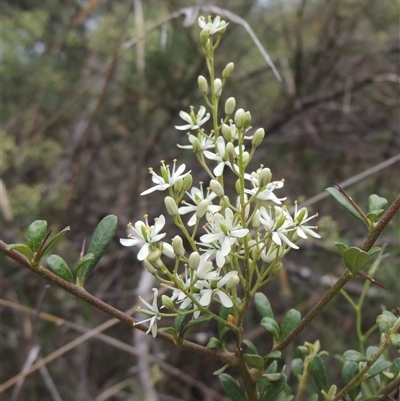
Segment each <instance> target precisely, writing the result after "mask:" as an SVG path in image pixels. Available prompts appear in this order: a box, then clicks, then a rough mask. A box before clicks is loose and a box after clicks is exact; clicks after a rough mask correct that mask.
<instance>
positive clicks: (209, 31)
mask: <svg viewBox="0 0 400 401" xmlns="http://www.w3.org/2000/svg"><path fill="white" fill-rule="evenodd" d="M198 22H199V26H200V28H201V32H200V42H201V45H202V47H203V51H204V55H205V58H206V62H207V67H208V73H209V78H206V77H203V76H200V77H199V78H198V84H199V88H200V91H201V93H202V95H203V97H204V105H201V106H200V107H199V109H198V113H197V114H195V112H194V108H193V107H191V108H190V111H189V113H188V112H185V111H181V112H180V113H179V115H180V117H181V118H182V119H183V120H184V122H185V124H184V125H178V126H176V127H175V128H176V129H177V130H182V131H187V132H188V142H189V144H183V145H182V144H179V145H178V146H179V147H180V148H182V149H185V150H189V151H192V152H193V153H194V154H195V155H196V157H197V160H198V161H199V163H200V165H201V166H202V168H203V169H204V170H205V171H206V173H207V175H208V180H209V181H208V182H206V183H205V182H200V183H199V184H198V186H196V185H197V184H195V186H193V177H192V175H191V171H185V170H186V166H185V165H184V164H180V165H179V164H178V162H177V160H173V162H172V163H173V164H172V167H171V166H170V165H168V164H166V162H165V161H161V167H160V172H159V174H157V173H156V172H155V171H154V170H153V168H150V169H149V172H150V174H151V176H152V181H153V183H154V184H155V185H154V186H152V187H150V188H149V189H147V190H145V191H144V192H142V194H141V195H142V196H145V195H148V194H150V193H152V192H155V191H161V192H163V193H164V194H165V197H164V203H165V208H166V211H167V214H168V215H169V216H170V217H171V219H172V220H173V222H174V224H175V225H176V226H177V227H178V229H179V230H180V233H181V235H176V236H175V237H174V238H172V239H168V236H167V233H166V232H163V230H164V226H165V223H166V219H165V217H164V215H163V214H161V215H160V216H158V217H155V218H154V224H152V225H151V222H152V220H151V219H150V222H149V218H148V216H147V215H145V216H144V220H143V221H137V222H136V223H135V224H133V225H132V224H130V223H129V224H128V234H127V237H128V238H123V239H120V242H121V244H122V245H124V246H133V247H136V250H137V258H138V260H140V261H143V265H144V266H145V268H146V269H147V270H148V272H149V273H150V274H152V275H153V276H154V277H155V278H156V279H157V281H158V282H159V283H160V285H161V286H164V287H166V288H167V289H168V292H167V294H163V295H162V296H161V299H159V298H158V297H159V289H158V288H153V301H152V302H147V301H146V300H144V299H142V298H140V299H141V301H142V303H143V305H144V306H143V307H140V308H139V309H138V312H139V313H141V314H144V315H146V316H147V318H145V319H144V320H141V321H136V320H135V319H133V318H131V317H130V316H128V315H125V314H123V313H122V312H120V311H118V310H116V309H115V308H113V307H111V306H110V305H108V304H105V303H104V302H102V301H100V300H99V299H97V298H95V297H93V296H92V295H90V294H88V293H87V292H86V291H85V290H84V289H83V285H84V283H85V281H86V279H87V278H88V277H89V275H90V274H91V273H92V271H93V269H94V268H95V266H96V264H97V262H98V260H99V259H100V257H101V256H102V255H103V254H104V252H105V249H106V248H107V246H108V244H109V243H110V241H111V240H112V238H113V236H114V234H115V229H116V221H117V219H116V217H115V216H107V217H106V218H104V219H103V220H102V222H101V223H100V224H99V226H98V227H97V229H96V232H95V233H94V235H93V239H92V243H91V244H90V246H89V248H88V251H87V252H86V254H84V255H82V257H81V260H80V261H79V263H78V265H77V267H76V271H75V274H73V273H72V271H71V269H70V268H69V266H68V265H67V264H66V263H65V261H64V260H63V259H62V258H61V257H59V256H58V255H51V256H49V257H48V258H47V261H46V262H47V268H45V267H43V266H42V265H41V264H40V261H41V258H42V257H43V256H44V255H46V254H47V253H49V251H50V250H51V249H52V248H53V247H54V246H55V244H56V243H57V242H58V241H59V240H60V239H61V237H62V236H63V235H64V234H65V232H66V231H67V230H68V229H69V228H65V229H64V230H62V231H61V232H60V233H58V234H57V235H56V236H55V237H54V238H53V239H52V240H50V241H49V242H47V241H48V240H49V233H47V223H46V222H45V221H41V220H39V221H36V222H34V223H32V224H31V226H30V227H29V228H28V233H27V238H28V244H21V243H18V244H12V245H8V246H7V245H6V244H4V243H3V242H1V241H0V249H1V250H2V251H3V252H4V253H6V254H7V255H8V256H10V257H12V258H14V259H15V260H18V261H19V262H20V263H21V264H22V265H24V266H26V267H28V268H30V269H31V270H33V271H35V272H36V273H38V274H40V275H41V276H43V277H45V278H46V279H48V280H50V281H52V282H54V283H56V284H57V285H59V286H61V287H62V288H65V289H66V290H67V291H69V292H71V293H72V294H74V295H76V296H77V297H80V298H82V299H84V300H86V301H87V302H90V303H91V304H93V305H95V306H97V307H98V308H100V309H102V310H104V311H106V312H107V313H109V314H111V315H113V316H115V317H117V318H118V319H120V320H121V321H124V322H126V323H128V324H131V325H134V326H135V327H136V328H138V329H140V330H143V331H145V332H146V333H151V334H152V336H153V337H159V338H161V339H163V340H166V341H169V342H171V343H174V344H176V345H178V346H182V347H185V348H187V349H190V350H192V351H194V352H201V353H203V354H206V355H208V356H210V357H213V358H216V359H218V360H219V361H221V364H222V366H221V369H219V370H218V371H217V372H215V374H217V375H219V379H220V382H221V385H222V387H223V389H224V391H225V393H226V394H227V396H228V397H229V398H230V399H231V400H234V401H246V400H247V401H272V400H280V401H283V400H285V401H286V400H287V401H289V400H292V399H294V397H296V398H295V399H296V400H301V399H302V397H303V395H304V391H305V389H306V386H307V383H308V379H309V377H311V376H312V377H313V380H314V382H315V384H316V385H317V387H318V388H319V391H320V394H321V395H322V397H323V399H324V400H333V401H339V400H341V399H346V400H351V401H352V400H357V401H358V400H371V401H372V400H383V399H391V398H390V397H389V394H390V393H391V392H392V391H394V390H395V389H396V387H398V386H400V358H397V359H394V360H393V361H389V360H388V359H387V355H386V351H387V350H388V348H389V347H392V348H394V349H396V350H399V349H400V318H399V317H396V315H395V313H393V312H395V310H393V311H384V312H383V313H382V314H381V315H379V316H378V318H377V324H376V326H375V327H374V328H373V329H372V330H369V332H368V333H369V334H370V333H371V332H372V331H373V330H375V329H376V330H379V331H380V333H381V340H380V344H379V346H377V347H373V346H370V347H368V348H367V349H366V350H365V349H364V348H365V347H364V344H365V340H366V338H367V337H368V336H367V335H364V334H362V328H361V323H360V322H361V319H359V320H360V321H359V322H358V323H357V324H358V326H357V330H358V337H359V341H360V352H359V351H355V350H348V351H346V352H345V353H344V354H343V357H342V359H343V370H342V376H343V380H344V383H345V386H344V387H343V388H342V389H341V390H338V386H337V385H335V384H332V385H330V386H329V385H328V383H327V375H326V369H325V366H324V361H323V359H322V356H324V355H325V354H326V351H323V350H321V348H320V347H321V346H320V342H319V341H316V342H315V343H313V344H311V343H308V342H306V343H305V344H304V345H301V346H299V347H298V351H299V354H300V357H298V358H291V359H292V362H291V366H290V367H285V366H283V364H282V358H281V356H282V351H284V350H285V349H286V348H287V346H288V345H289V344H291V343H292V342H293V341H294V340H295V339H296V337H297V336H298V335H299V334H300V333H301V332H302V331H303V330H304V328H305V327H307V326H308V324H309V323H310V322H311V320H312V319H314V318H315V316H317V315H318V313H319V312H320V311H321V310H322V309H323V308H324V307H325V306H326V305H327V303H328V302H329V301H330V300H331V299H332V298H333V297H334V296H335V295H337V294H338V292H339V291H340V290H343V287H344V286H345V284H346V283H347V282H348V281H349V280H350V279H352V278H353V277H354V276H356V275H359V276H362V277H363V278H365V279H366V280H368V281H366V282H365V285H364V290H363V295H362V297H363V296H365V293H366V291H367V289H368V286H369V285H371V283H375V284H378V285H381V284H380V283H377V282H376V281H375V280H374V279H373V278H372V276H373V275H374V274H375V272H376V270H377V267H378V266H379V262H380V260H381V259H382V250H380V249H379V248H377V247H373V244H374V242H375V241H376V239H377V238H378V236H379V235H380V233H381V232H382V230H383V228H384V227H385V226H386V225H387V224H388V222H389V221H390V220H391V219H392V218H393V216H394V214H395V213H396V212H397V211H398V209H399V208H400V197H399V198H397V199H396V201H395V202H394V203H393V204H392V206H390V207H389V209H388V210H387V211H386V213H385V207H386V203H387V201H386V200H385V199H383V198H381V197H379V196H377V195H371V197H370V202H369V211H368V213H364V212H363V211H362V210H361V209H360V208H359V207H358V205H357V204H356V203H355V202H354V201H353V200H352V199H351V198H350V197H349V196H348V195H347V194H346V193H345V192H344V191H343V190H342V189H341V188H340V187H339V190H335V189H333V188H330V189H329V191H330V192H331V194H332V195H333V196H334V197H335V198H336V199H337V200H338V201H339V202H340V203H341V204H342V205H343V206H344V207H345V208H346V209H347V210H348V211H349V212H350V213H352V214H353V215H354V216H355V217H357V218H359V219H360V220H362V221H363V222H364V223H365V224H366V226H367V228H368V231H369V234H368V237H367V239H366V241H365V243H364V244H363V246H362V247H361V248H357V247H349V246H347V245H345V244H343V243H337V244H336V245H337V246H338V248H339V250H340V251H341V252H342V253H343V258H344V262H345V265H346V267H347V269H346V271H345V272H344V273H343V274H342V276H341V277H340V278H339V280H338V281H337V282H336V283H335V284H334V285H333V286H332V288H331V289H330V290H329V291H328V292H327V293H326V294H325V295H324V296H323V297H322V298H321V300H320V301H319V302H318V303H317V305H315V307H314V308H313V309H312V310H311V311H310V312H309V313H308V314H307V315H306V316H305V317H304V318H303V319H302V318H301V315H300V313H299V312H298V311H297V310H295V309H290V310H289V311H288V312H287V313H286V315H285V316H284V318H283V320H282V321H281V322H280V323H279V322H277V321H276V320H275V318H274V313H273V311H272V308H271V305H270V303H269V301H268V298H267V297H266V296H265V295H264V293H263V292H261V291H260V290H261V289H262V287H263V286H265V284H267V283H269V282H270V281H271V280H273V279H274V277H276V276H277V274H278V273H279V272H280V271H281V269H282V267H283V266H282V262H281V260H282V258H283V257H284V256H285V255H286V254H287V253H288V252H290V251H292V250H293V251H294V252H296V250H297V249H299V247H300V246H301V241H304V240H307V239H309V238H310V237H311V238H315V239H318V238H320V236H319V234H317V232H316V231H317V227H316V226H315V225H313V223H311V221H312V220H313V219H314V218H315V217H316V215H312V216H309V213H308V211H307V209H306V208H305V207H301V208H299V207H298V205H297V203H295V205H294V206H293V207H288V206H287V205H284V204H283V202H284V201H285V200H286V197H285V196H282V195H281V194H280V191H281V189H282V188H283V187H284V180H282V179H281V180H276V181H274V180H273V175H272V172H271V170H270V169H269V168H267V167H265V166H263V165H261V166H253V165H252V161H253V158H254V155H255V152H256V150H257V147H258V146H260V144H261V143H262V141H263V138H264V130H263V129H262V128H258V129H253V128H252V127H251V114H250V112H249V111H245V110H243V109H242V108H238V107H236V100H235V98H233V97H228V98H227V100H226V101H225V102H224V107H223V110H222V111H221V107H220V105H221V102H222V98H223V96H222V95H223V93H224V86H225V84H226V81H227V79H228V78H229V76H230V74H231V72H232V70H233V68H234V65H233V64H232V63H228V64H227V65H226V67H225V68H224V70H223V71H222V75H221V78H217V77H216V73H215V71H214V53H215V50H216V49H217V48H218V45H219V43H220V40H221V37H222V35H223V34H224V32H225V30H226V29H227V26H228V24H227V23H226V22H225V21H223V20H221V18H220V17H216V18H214V19H211V18H208V19H205V18H203V17H200V18H199V21H198ZM208 124H210V127H209V126H208ZM227 175H230V176H233V177H234V178H235V184H234V188H229V186H227V185H226V182H227V181H228V180H226V177H227ZM232 193H235V195H234V196H233V195H232ZM188 214H190V217H189V218H188V219H187V218H186V217H183V216H186V215H188ZM380 217H381V219H380V220H379V218H380ZM186 220H187V221H186ZM378 252H379V256H378V258H377V259H376V261H375V262H374V263H373V264H372V266H371V268H370V269H369V271H368V275H367V274H365V273H363V272H361V269H363V268H364V267H366V266H367V265H368V264H369V263H370V261H371V256H372V255H373V254H374V253H378ZM343 293H344V294H345V296H346V297H347V298H348V299H349V302H350V303H351V304H352V305H353V306H354V308H355V309H356V311H357V313H358V316H360V313H361V312H360V308H361V305H362V297H360V303H359V304H356V303H355V302H354V301H353V300H352V299H351V298H350V297H349V296H348V295H347V294H346V293H345V292H343ZM252 302H253V303H254V305H255V307H256V310H257V312H258V314H259V315H260V325H261V326H262V327H263V328H264V329H265V330H266V332H267V333H269V335H270V336H271V338H272V340H273V348H272V349H270V350H268V352H267V353H265V350H258V349H257V348H256V347H255V345H254V344H252V343H251V342H250V341H249V340H247V339H246V338H245V337H246V334H245V331H244V328H243V322H244V319H245V315H246V311H247V310H248V308H249V306H250V305H251V303H252ZM211 304H214V305H215V306H217V307H211ZM166 317H173V318H174V325H173V326H171V327H169V326H166V325H164V322H163V318H166ZM211 319H214V320H215V321H217V322H218V325H219V330H218V338H216V337H211V338H209V339H208V343H207V346H200V345H198V344H195V343H192V342H190V341H187V340H186V337H187V335H188V334H189V333H190V331H191V330H193V328H195V327H196V326H198V325H201V324H202V323H203V322H205V321H208V320H211ZM164 321H165V320H164ZM264 353H265V355H263V354H264ZM227 369H236V371H237V373H238V374H239V376H240V381H239V382H237V381H236V380H235V379H234V378H233V377H232V376H231V375H230V374H228V373H226V372H225V371H226V370H227ZM288 371H289V372H290V373H292V374H293V376H294V377H295V378H297V379H298V384H297V385H296V386H293V387H289V385H288V381H287V372H288ZM370 378H374V379H375V382H372V384H371V381H369V380H370ZM386 396H387V397H389V398H385V397H386ZM309 399H310V400H317V399H318V394H317V393H314V394H312V395H311V398H309Z"/></svg>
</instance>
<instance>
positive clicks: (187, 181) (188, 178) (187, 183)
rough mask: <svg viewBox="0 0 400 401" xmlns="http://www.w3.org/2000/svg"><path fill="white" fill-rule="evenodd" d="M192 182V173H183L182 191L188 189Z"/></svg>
mask: <svg viewBox="0 0 400 401" xmlns="http://www.w3.org/2000/svg"><path fill="white" fill-rule="evenodd" d="M192 183H193V177H192V175H191V174H188V175H185V177H184V179H183V185H182V189H183V190H184V191H189V189H190V188H191V187H192Z"/></svg>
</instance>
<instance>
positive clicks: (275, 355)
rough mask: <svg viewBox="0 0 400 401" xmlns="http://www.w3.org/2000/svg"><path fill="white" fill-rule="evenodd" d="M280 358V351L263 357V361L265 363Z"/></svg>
mask: <svg viewBox="0 0 400 401" xmlns="http://www.w3.org/2000/svg"><path fill="white" fill-rule="evenodd" d="M281 356H282V352H281V351H272V352H270V353H269V354H267V355H265V356H264V361H266V360H267V359H278V358H280V357H281Z"/></svg>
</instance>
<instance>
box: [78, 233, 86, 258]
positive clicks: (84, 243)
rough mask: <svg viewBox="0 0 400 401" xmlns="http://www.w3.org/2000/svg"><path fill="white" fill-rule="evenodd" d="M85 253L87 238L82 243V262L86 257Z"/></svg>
mask: <svg viewBox="0 0 400 401" xmlns="http://www.w3.org/2000/svg"><path fill="white" fill-rule="evenodd" d="M85 252H86V238H85V239H84V240H83V243H82V248H81V253H80V255H79V256H80V260H82V259H83V257H84V256H85Z"/></svg>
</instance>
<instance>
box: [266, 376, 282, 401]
mask: <svg viewBox="0 0 400 401" xmlns="http://www.w3.org/2000/svg"><path fill="white" fill-rule="evenodd" d="M286 381H287V377H286V375H282V377H281V378H280V379H279V380H277V381H274V382H273V383H272V384H271V385H270V386H268V390H267V391H268V392H267V394H266V395H265V397H263V398H262V399H261V401H272V400H274V399H275V397H276V396H278V395H279V394H280V393H281V392H282V391H283V389H284V387H285V384H286Z"/></svg>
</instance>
